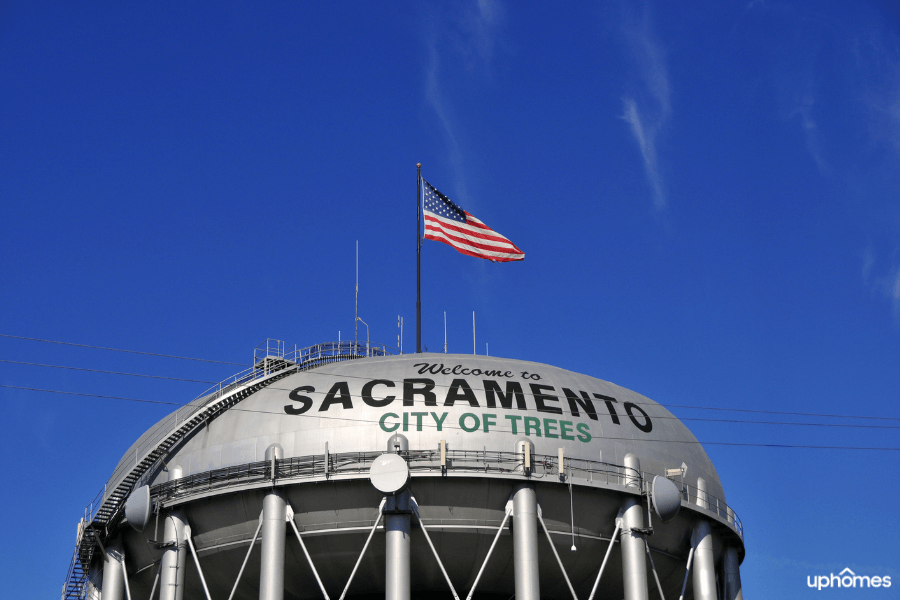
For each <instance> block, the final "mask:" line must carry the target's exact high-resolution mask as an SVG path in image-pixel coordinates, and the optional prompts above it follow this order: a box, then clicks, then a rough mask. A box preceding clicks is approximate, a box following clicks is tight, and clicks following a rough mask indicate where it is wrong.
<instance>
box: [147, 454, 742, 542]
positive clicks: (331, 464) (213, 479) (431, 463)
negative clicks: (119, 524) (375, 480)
mask: <svg viewBox="0 0 900 600" xmlns="http://www.w3.org/2000/svg"><path fill="white" fill-rule="evenodd" d="M381 454H383V452H378V451H370V452H343V453H336V454H313V455H308V456H298V457H293V458H285V459H280V460H276V461H275V477H274V478H275V480H276V481H279V480H281V481H284V480H296V479H310V478H314V477H322V476H329V477H330V476H338V475H363V476H368V473H369V469H370V468H371V466H372V463H373V461H374V460H375V459H376V458H378V457H379V456H381ZM400 455H401V456H403V458H405V459H406V461H407V464H408V465H409V470H410V472H411V473H412V474H413V475H415V474H416V473H429V472H432V473H434V472H443V471H444V470H446V471H447V472H454V473H462V474H466V473H469V474H473V475H474V474H490V473H494V474H516V473H521V474H522V475H524V470H525V467H524V460H523V458H524V457H523V455H522V454H521V453H515V452H496V451H492V450H447V451H446V458H447V460H446V462H445V464H444V465H442V464H441V459H440V451H438V450H410V451H405V452H400ZM560 475H562V477H560V478H559V479H560V480H561V481H564V482H568V481H570V480H575V479H582V480H584V481H585V482H587V483H593V482H597V483H603V484H606V485H616V486H621V487H626V486H627V485H628V484H629V483H631V482H635V481H637V482H638V484H639V487H640V489H641V490H642V492H643V493H645V494H647V493H649V492H650V486H651V484H652V482H653V478H654V477H655V476H656V474H655V473H650V472H647V471H641V472H638V471H635V470H633V469H631V468H629V467H625V466H622V465H616V464H613V463H607V462H601V461H593V460H586V459H578V458H564V459H563V465H562V473H560V467H559V459H558V458H557V457H556V456H551V455H539V454H536V455H533V458H532V462H531V472H530V477H531V478H533V479H534V478H537V479H540V478H543V477H548V476H551V477H552V476H560ZM272 478H273V477H272V471H271V463H270V462H268V461H256V462H251V463H246V464H243V465H238V466H233V467H224V468H222V469H214V470H212V471H206V472H204V473H197V474H195V475H188V476H187V477H182V478H180V479H177V480H175V481H169V482H166V483H160V484H157V485H155V486H153V487H152V488H151V490H150V494H151V497H152V498H153V499H154V500H155V501H156V502H167V501H171V500H179V499H186V498H189V497H191V496H194V495H197V494H202V493H205V492H209V491H213V490H221V489H227V488H230V487H237V486H243V485H248V484H253V483H263V482H268V481H271V480H272ZM670 480H671V481H673V482H674V483H675V484H676V485H681V489H682V498H683V499H684V500H685V501H687V502H688V503H690V504H692V505H694V506H699V507H700V508H704V509H706V510H708V511H710V512H712V513H715V514H716V515H717V516H718V517H720V518H722V519H724V520H726V521H727V522H728V523H729V524H730V525H732V526H733V527H734V530H735V531H736V532H737V534H738V535H739V536H740V537H741V539H743V537H744V527H743V524H742V523H741V520H740V518H739V517H738V516H737V513H735V511H734V510H733V509H732V508H731V507H729V506H728V505H727V504H726V503H725V501H724V500H722V499H720V498H718V497H716V496H715V495H713V494H710V493H708V492H702V491H698V490H697V488H696V487H693V486H690V485H688V484H682V483H681V482H680V481H678V480H676V479H672V478H670ZM573 482H574V481H573ZM698 498H699V499H700V500H701V501H702V502H698Z"/></svg>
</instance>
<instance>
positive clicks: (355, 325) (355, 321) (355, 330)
mask: <svg viewBox="0 0 900 600" xmlns="http://www.w3.org/2000/svg"><path fill="white" fill-rule="evenodd" d="M354 317H355V318H354V319H353V343H354V348H353V351H354V352H356V347H355V345H356V344H359V240H356V314H355V315H354Z"/></svg>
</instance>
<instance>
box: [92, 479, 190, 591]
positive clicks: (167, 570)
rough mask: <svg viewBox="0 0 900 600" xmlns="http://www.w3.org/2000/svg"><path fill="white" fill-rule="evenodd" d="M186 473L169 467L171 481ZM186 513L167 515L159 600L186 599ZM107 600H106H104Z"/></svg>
mask: <svg viewBox="0 0 900 600" xmlns="http://www.w3.org/2000/svg"><path fill="white" fill-rule="evenodd" d="M183 473H184V471H183V470H182V468H181V467H180V466H178V465H173V466H170V467H169V481H175V480H176V479H181V477H182V474H183ZM185 522H186V520H185V517H184V512H183V511H182V510H180V509H176V510H173V511H172V512H170V513H169V514H168V515H166V521H165V523H166V524H165V527H164V529H163V543H164V544H166V549H165V551H164V552H163V555H162V567H161V569H160V576H159V583H160V585H159V600H183V599H184V568H185V561H186V560H187V542H186V541H185V537H184V525H185ZM104 600H105V599H104Z"/></svg>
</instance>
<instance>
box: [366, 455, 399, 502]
mask: <svg viewBox="0 0 900 600" xmlns="http://www.w3.org/2000/svg"><path fill="white" fill-rule="evenodd" d="M369 480H370V481H371V482H372V485H373V486H375V489H376V490H378V491H379V492H381V493H382V494H396V493H397V492H399V491H400V490H402V489H403V488H405V487H406V484H407V483H409V466H408V465H407V464H406V461H405V460H403V457H401V456H400V455H399V454H393V453H387V454H382V455H381V456H379V457H378V458H376V459H375V462H373V463H372V468H371V469H369Z"/></svg>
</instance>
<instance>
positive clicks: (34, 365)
mask: <svg viewBox="0 0 900 600" xmlns="http://www.w3.org/2000/svg"><path fill="white" fill-rule="evenodd" d="M0 362H4V363H10V364H14V365H27V366H31V367H49V368H52V369H68V370H70V371H87V372H89V373H103V374H105V375H128V376H129V377H148V378H150V379H168V380H169V381H187V382H189V383H212V384H216V383H219V382H218V381H204V380H202V379H182V378H180V377H166V376H164V375H144V374H141V373H124V372H121V371H104V370H101V369H86V368H84V367H68V366H64V365H47V364H43V363H33V362H24V361H20V360H8V359H5V358H0Z"/></svg>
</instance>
